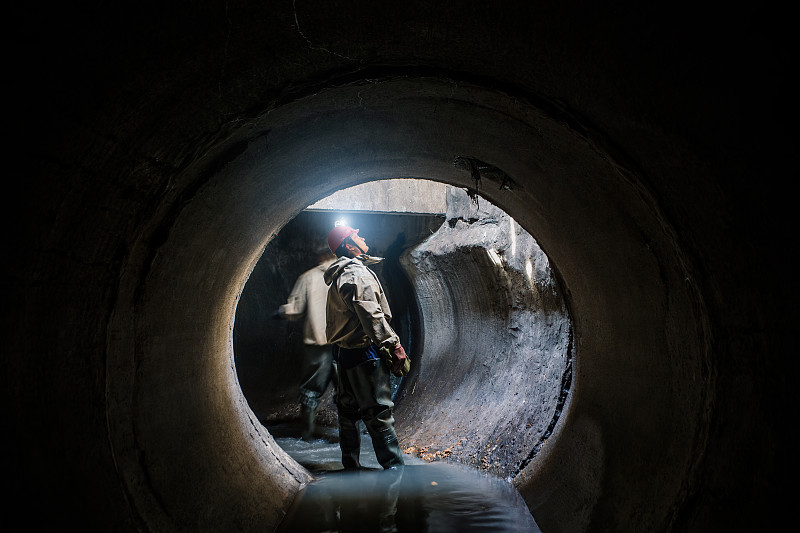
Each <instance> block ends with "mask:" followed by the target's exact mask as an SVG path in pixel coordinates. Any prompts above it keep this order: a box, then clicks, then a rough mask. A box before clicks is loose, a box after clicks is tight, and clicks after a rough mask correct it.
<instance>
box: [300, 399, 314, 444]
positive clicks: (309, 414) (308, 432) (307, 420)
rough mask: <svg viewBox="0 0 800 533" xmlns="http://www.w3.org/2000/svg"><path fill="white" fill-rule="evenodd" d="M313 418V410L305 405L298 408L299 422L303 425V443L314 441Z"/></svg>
mask: <svg viewBox="0 0 800 533" xmlns="http://www.w3.org/2000/svg"><path fill="white" fill-rule="evenodd" d="M315 418H316V412H315V411H314V409H312V408H310V407H309V406H307V405H302V406H301V407H300V422H301V423H302V424H303V433H302V439H303V440H304V441H310V440H313V439H314V422H315Z"/></svg>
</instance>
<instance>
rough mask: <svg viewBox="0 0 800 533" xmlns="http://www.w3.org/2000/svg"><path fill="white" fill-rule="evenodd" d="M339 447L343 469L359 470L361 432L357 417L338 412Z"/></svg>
mask: <svg viewBox="0 0 800 533" xmlns="http://www.w3.org/2000/svg"><path fill="white" fill-rule="evenodd" d="M339 448H340V449H341V450H342V466H343V467H344V469H345V470H360V469H361V462H360V460H359V458H360V456H361V433H359V431H358V419H352V418H350V417H348V416H346V415H344V414H343V413H342V412H341V411H340V412H339Z"/></svg>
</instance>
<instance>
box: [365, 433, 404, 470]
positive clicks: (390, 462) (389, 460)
mask: <svg viewBox="0 0 800 533" xmlns="http://www.w3.org/2000/svg"><path fill="white" fill-rule="evenodd" d="M370 436H371V437H372V447H373V448H374V449H375V457H377V459H378V462H379V463H380V465H381V466H382V467H383V468H384V469H389V468H392V467H395V466H403V465H404V464H405V462H404V461H403V454H402V452H401V451H400V443H399V442H398V441H397V434H396V433H395V431H394V428H388V429H384V430H383V431H381V432H378V433H376V434H374V435H372V434H371V435H370Z"/></svg>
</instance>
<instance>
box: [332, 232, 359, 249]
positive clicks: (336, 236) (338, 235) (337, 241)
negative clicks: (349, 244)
mask: <svg viewBox="0 0 800 533" xmlns="http://www.w3.org/2000/svg"><path fill="white" fill-rule="evenodd" d="M356 233H358V230H357V229H353V228H351V227H350V226H336V227H335V228H333V229H332V230H331V232H330V233H328V248H330V249H331V252H333V253H336V249H337V248H338V247H339V246H341V245H342V242H344V240H345V239H346V238H348V237H349V236H350V235H355V234H356Z"/></svg>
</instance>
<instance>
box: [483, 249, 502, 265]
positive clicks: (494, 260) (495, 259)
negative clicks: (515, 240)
mask: <svg viewBox="0 0 800 533" xmlns="http://www.w3.org/2000/svg"><path fill="white" fill-rule="evenodd" d="M486 253H488V254H489V257H490V258H491V260H492V263H494V264H495V265H497V266H502V265H503V261H502V259H500V256H499V255H498V254H497V252H495V251H494V250H492V249H491V248H489V249H488V250H486Z"/></svg>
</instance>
